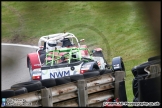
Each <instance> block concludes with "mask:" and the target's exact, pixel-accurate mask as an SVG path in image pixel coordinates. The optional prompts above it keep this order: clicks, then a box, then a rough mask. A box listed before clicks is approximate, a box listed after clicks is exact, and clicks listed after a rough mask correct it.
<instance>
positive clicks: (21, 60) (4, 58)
mask: <svg viewBox="0 0 162 108" xmlns="http://www.w3.org/2000/svg"><path fill="white" fill-rule="evenodd" d="M37 48H38V47H37V46H31V45H22V44H9V43H1V90H6V89H9V88H10V87H11V85H13V84H16V83H20V82H25V81H29V80H30V76H29V70H28V68H27V62H26V61H27V60H26V57H27V54H28V53H31V52H35V51H36V49H37Z"/></svg>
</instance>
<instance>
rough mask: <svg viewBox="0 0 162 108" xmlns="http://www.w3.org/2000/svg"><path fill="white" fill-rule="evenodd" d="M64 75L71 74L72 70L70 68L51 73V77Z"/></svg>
mask: <svg viewBox="0 0 162 108" xmlns="http://www.w3.org/2000/svg"><path fill="white" fill-rule="evenodd" d="M64 76H70V71H69V70H68V71H59V72H53V73H50V78H60V77H64Z"/></svg>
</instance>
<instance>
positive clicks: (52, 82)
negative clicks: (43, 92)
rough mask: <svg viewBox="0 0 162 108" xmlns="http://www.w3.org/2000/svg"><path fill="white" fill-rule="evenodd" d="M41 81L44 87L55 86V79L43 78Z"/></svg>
mask: <svg viewBox="0 0 162 108" xmlns="http://www.w3.org/2000/svg"><path fill="white" fill-rule="evenodd" d="M41 83H42V86H44V87H46V88H49V87H53V86H56V81H55V79H44V80H41Z"/></svg>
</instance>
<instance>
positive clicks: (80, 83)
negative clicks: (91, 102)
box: [77, 79, 88, 107]
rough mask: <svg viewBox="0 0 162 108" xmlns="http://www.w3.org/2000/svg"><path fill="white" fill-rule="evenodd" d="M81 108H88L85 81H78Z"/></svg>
mask: <svg viewBox="0 0 162 108" xmlns="http://www.w3.org/2000/svg"><path fill="white" fill-rule="evenodd" d="M77 87H78V102H79V107H88V92H87V81H86V80H85V79H82V80H78V81H77Z"/></svg>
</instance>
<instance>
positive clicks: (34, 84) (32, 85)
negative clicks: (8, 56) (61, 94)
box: [11, 80, 42, 92]
mask: <svg viewBox="0 0 162 108" xmlns="http://www.w3.org/2000/svg"><path fill="white" fill-rule="evenodd" d="M21 87H25V88H26V89H27V91H28V92H32V91H36V90H40V89H41V88H42V83H41V82H40V81H37V80H33V81H28V82H22V83H18V84H14V85H12V86H11V89H13V88H21Z"/></svg>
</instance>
